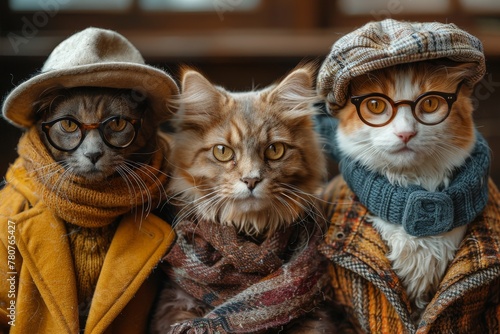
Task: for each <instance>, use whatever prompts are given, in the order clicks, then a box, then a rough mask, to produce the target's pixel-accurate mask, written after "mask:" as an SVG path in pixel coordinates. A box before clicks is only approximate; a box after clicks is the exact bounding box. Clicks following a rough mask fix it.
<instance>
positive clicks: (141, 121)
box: [20, 87, 168, 328]
mask: <svg viewBox="0 0 500 334" xmlns="http://www.w3.org/2000/svg"><path fill="white" fill-rule="evenodd" d="M34 108H35V111H36V115H37V117H38V121H37V125H36V132H33V131H31V132H30V133H29V135H28V136H26V139H25V140H26V141H29V143H30V144H29V145H23V147H29V149H26V148H23V149H22V151H21V150H20V153H21V155H22V156H23V157H24V158H25V160H26V161H27V163H26V166H27V167H26V168H27V170H28V171H29V172H30V173H32V175H33V177H32V182H33V183H34V184H35V185H36V188H37V189H40V190H39V192H40V195H41V198H42V200H43V201H44V202H45V203H46V204H47V206H48V207H50V208H51V209H52V210H53V212H55V213H56V214H57V215H58V216H60V217H61V218H62V219H63V220H64V221H65V226H66V229H67V232H68V235H67V237H68V238H69V241H70V247H71V253H72V256H73V260H74V266H75V272H76V277H77V291H78V299H79V300H78V302H79V315H80V325H81V326H82V328H84V326H85V322H86V318H87V316H88V312H89V309H90V305H91V301H92V296H93V292H94V289H95V287H96V284H97V280H98V277H99V273H100V270H101V267H102V264H103V261H104V258H105V255H106V252H107V250H108V248H109V245H110V243H111V240H112V238H113V235H114V232H115V231H116V228H117V225H118V222H119V218H120V217H121V216H122V215H124V214H127V213H129V212H131V211H132V212H134V211H135V215H136V219H137V221H138V222H137V223H138V228H140V223H141V222H142V218H143V217H145V216H146V215H147V214H148V213H149V212H150V211H151V209H152V208H154V207H155V206H156V205H158V204H159V203H160V201H162V200H165V198H166V194H165V189H164V185H165V184H166V183H167V182H166V181H167V176H166V175H167V174H166V173H167V166H168V164H166V163H165V160H164V152H162V150H163V149H164V148H166V146H163V143H162V141H161V140H160V139H159V138H158V137H157V133H158V126H159V125H158V124H157V123H156V121H155V120H154V116H153V112H152V111H151V110H150V109H149V105H148V103H147V99H145V98H143V97H141V96H140V95H138V93H136V92H133V91H132V90H127V89H113V88H101V87H78V88H55V89H52V90H50V91H47V92H45V94H44V95H43V96H42V97H41V98H40V99H39V100H38V101H37V102H36V103H35V105H34ZM39 142H40V144H38V143H39ZM43 146H45V147H44V148H43Z"/></svg>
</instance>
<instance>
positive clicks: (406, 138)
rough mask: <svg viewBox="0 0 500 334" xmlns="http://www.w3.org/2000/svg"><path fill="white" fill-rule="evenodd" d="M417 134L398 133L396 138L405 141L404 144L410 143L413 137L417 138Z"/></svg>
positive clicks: (409, 132)
mask: <svg viewBox="0 0 500 334" xmlns="http://www.w3.org/2000/svg"><path fill="white" fill-rule="evenodd" d="M416 134H417V133H416V132H414V131H408V132H397V133H396V136H398V137H399V139H401V140H402V141H403V143H405V144H406V143H408V142H409V141H410V139H412V138H413V137H415V135H416Z"/></svg>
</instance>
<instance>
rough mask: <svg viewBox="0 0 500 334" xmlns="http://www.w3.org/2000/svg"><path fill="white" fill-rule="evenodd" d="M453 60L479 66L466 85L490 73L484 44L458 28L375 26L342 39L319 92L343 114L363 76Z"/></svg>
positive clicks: (328, 60)
mask: <svg viewBox="0 0 500 334" xmlns="http://www.w3.org/2000/svg"><path fill="white" fill-rule="evenodd" d="M438 58H448V59H450V60H452V61H456V62H466V63H475V64H477V69H476V71H475V72H474V74H473V75H472V76H471V77H469V78H464V79H465V80H466V83H467V84H469V85H471V86H472V85H474V84H475V83H477V82H478V81H479V80H481V78H482V77H483V75H484V73H485V71H486V65H485V59H484V54H483V46H482V43H481V41H480V40H479V39H477V38H476V37H474V36H473V35H471V34H469V33H467V32H466V31H464V30H461V29H459V28H458V27H457V26H456V25H454V24H452V23H450V24H443V23H438V22H428V23H421V22H403V21H396V20H393V19H386V20H383V21H378V22H370V23H367V24H366V25H364V26H363V27H361V28H359V29H357V30H354V31H353V32H351V33H349V34H347V35H345V36H343V37H341V38H340V39H339V40H338V41H337V42H336V43H335V44H334V45H333V46H332V50H331V52H330V54H329V55H328V57H327V58H326V59H325V61H324V62H323V64H322V65H321V68H320V70H319V72H318V80H317V82H318V83H317V90H318V93H319V95H320V96H322V97H323V98H325V99H326V102H327V105H328V109H329V110H330V111H332V110H337V109H340V108H342V107H343V106H344V105H345V103H346V101H347V97H348V96H347V95H348V88H349V83H350V81H351V79H352V78H354V77H357V76H359V75H362V74H365V73H368V72H371V71H374V70H378V69H382V68H386V67H390V66H393V65H397V64H402V63H410V62H416V61H423V60H430V59H438Z"/></svg>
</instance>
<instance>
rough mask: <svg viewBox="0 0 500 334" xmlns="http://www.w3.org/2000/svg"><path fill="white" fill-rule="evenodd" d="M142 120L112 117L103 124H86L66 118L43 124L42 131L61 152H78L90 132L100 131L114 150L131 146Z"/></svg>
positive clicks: (103, 138)
mask: <svg viewBox="0 0 500 334" xmlns="http://www.w3.org/2000/svg"><path fill="white" fill-rule="evenodd" d="M141 124H142V119H131V118H127V117H122V116H112V117H110V118H108V119H106V120H104V121H102V122H99V123H92V124H85V123H80V122H79V121H78V120H77V119H75V118H73V117H70V116H65V117H61V118H58V119H55V120H53V121H50V122H43V123H42V130H43V132H44V133H45V135H46V136H47V139H48V141H49V143H50V144H51V145H52V146H54V147H55V148H56V149H58V150H60V151H65V152H70V151H74V150H76V149H77V148H78V147H79V146H80V145H81V143H82V142H83V140H84V139H85V136H86V135H87V132H88V131H89V130H93V129H98V130H99V134H100V135H101V138H102V140H103V141H104V143H105V144H106V145H108V146H109V147H112V148H117V149H120V148H125V147H128V146H130V144H132V143H133V142H134V140H135V138H136V137H137V133H138V132H139V129H140V127H141Z"/></svg>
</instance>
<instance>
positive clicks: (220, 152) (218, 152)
mask: <svg viewBox="0 0 500 334" xmlns="http://www.w3.org/2000/svg"><path fill="white" fill-rule="evenodd" d="M212 152H213V154H214V157H215V159H217V160H219V161H221V162H227V161H229V160H231V159H233V158H234V151H233V150H232V149H231V148H229V147H227V146H226V145H221V144H219V145H215V146H214V148H213V150H212Z"/></svg>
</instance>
